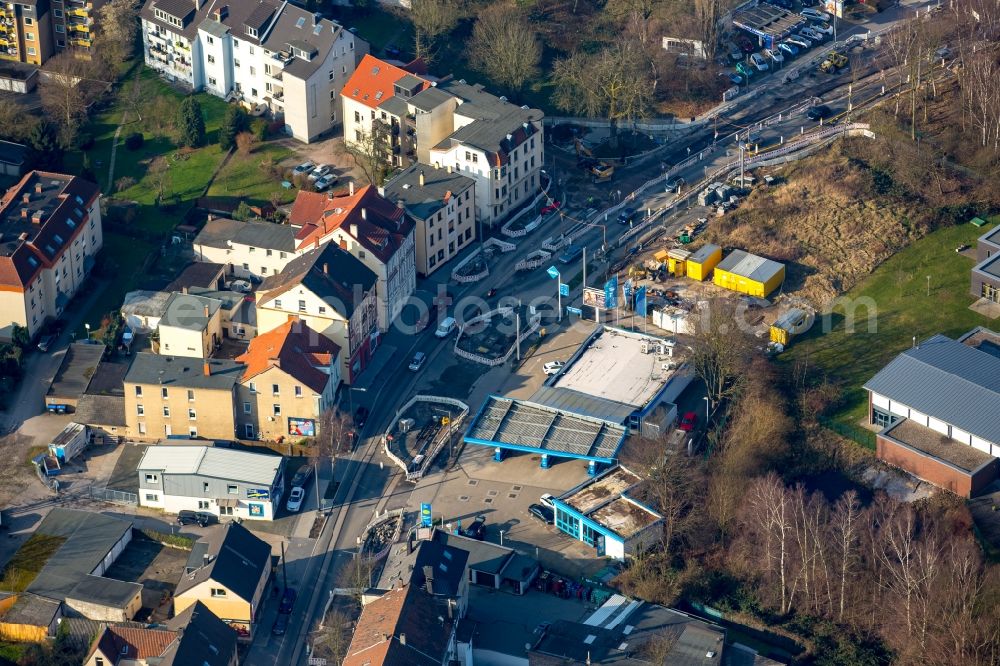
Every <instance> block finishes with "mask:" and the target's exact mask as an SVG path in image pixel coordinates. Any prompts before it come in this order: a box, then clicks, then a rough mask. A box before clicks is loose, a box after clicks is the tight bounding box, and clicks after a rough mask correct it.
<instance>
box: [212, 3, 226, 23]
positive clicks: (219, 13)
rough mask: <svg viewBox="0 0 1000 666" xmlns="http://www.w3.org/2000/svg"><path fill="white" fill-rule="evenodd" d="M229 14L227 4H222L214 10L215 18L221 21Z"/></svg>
mask: <svg viewBox="0 0 1000 666" xmlns="http://www.w3.org/2000/svg"><path fill="white" fill-rule="evenodd" d="M228 16H229V5H222V6H221V7H219V8H218V9H216V10H215V20H216V21H218V22H219V23H222V22H223V21H225V20H226V18H227V17H228Z"/></svg>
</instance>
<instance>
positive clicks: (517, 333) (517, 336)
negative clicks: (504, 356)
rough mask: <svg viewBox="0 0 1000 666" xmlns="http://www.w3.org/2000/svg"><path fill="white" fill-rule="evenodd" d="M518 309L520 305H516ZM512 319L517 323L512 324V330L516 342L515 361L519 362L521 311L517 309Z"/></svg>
mask: <svg viewBox="0 0 1000 666" xmlns="http://www.w3.org/2000/svg"><path fill="white" fill-rule="evenodd" d="M518 307H519V308H520V303H518ZM514 319H515V321H516V322H517V323H515V324H514V329H515V330H514V340H516V341H517V342H516V344H517V360H518V361H520V360H521V310H520V309H518V310H517V312H515V313H514Z"/></svg>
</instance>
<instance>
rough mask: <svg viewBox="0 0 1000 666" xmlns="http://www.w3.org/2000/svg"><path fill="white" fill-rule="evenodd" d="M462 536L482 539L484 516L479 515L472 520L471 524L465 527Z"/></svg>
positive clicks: (484, 528)
mask: <svg viewBox="0 0 1000 666" xmlns="http://www.w3.org/2000/svg"><path fill="white" fill-rule="evenodd" d="M464 536H467V537H469V538H470V539H476V540H478V541H482V540H483V538H484V537H485V536H486V516H483V515H479V516H476V519H475V520H473V521H472V524H471V525H469V526H468V527H466V528H465V534H464Z"/></svg>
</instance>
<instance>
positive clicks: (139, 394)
mask: <svg viewBox="0 0 1000 666" xmlns="http://www.w3.org/2000/svg"><path fill="white" fill-rule="evenodd" d="M135 397H137V398H141V397H142V387H141V386H136V387H135Z"/></svg>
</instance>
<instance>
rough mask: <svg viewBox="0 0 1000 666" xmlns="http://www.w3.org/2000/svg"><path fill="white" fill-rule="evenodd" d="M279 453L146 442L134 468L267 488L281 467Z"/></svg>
mask: <svg viewBox="0 0 1000 666" xmlns="http://www.w3.org/2000/svg"><path fill="white" fill-rule="evenodd" d="M281 461H282V458H281V456H277V455H270V454H267V453H254V452H252V451H240V450H238V449H227V448H222V447H216V446H150V447H148V448H147V449H146V452H145V453H143V454H142V459H141V460H140V461H139V465H138V466H137V467H136V469H137V470H139V471H143V470H149V471H158V472H161V473H163V474H190V475H198V476H206V477H211V478H215V479H226V480H229V481H241V482H243V483H254V484H257V485H259V486H262V487H264V488H270V487H271V484H272V483H274V479H275V477H276V476H277V475H278V472H279V470H280V469H281Z"/></svg>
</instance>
